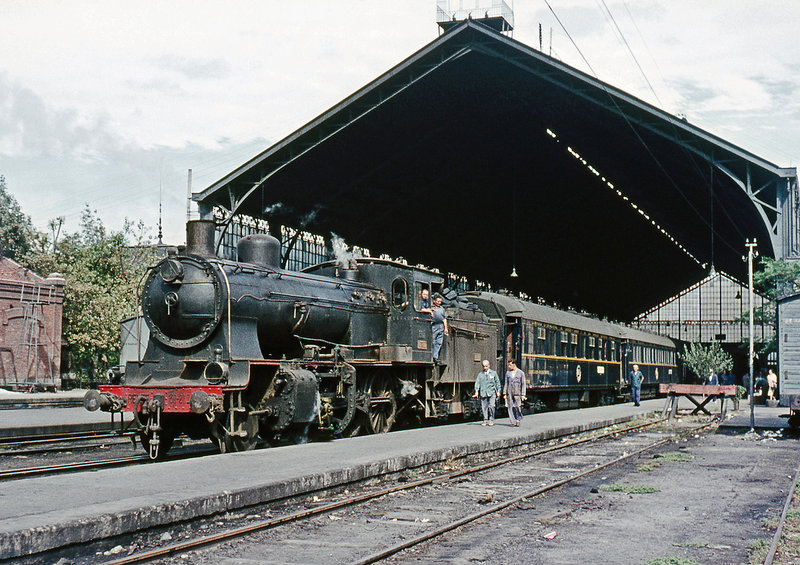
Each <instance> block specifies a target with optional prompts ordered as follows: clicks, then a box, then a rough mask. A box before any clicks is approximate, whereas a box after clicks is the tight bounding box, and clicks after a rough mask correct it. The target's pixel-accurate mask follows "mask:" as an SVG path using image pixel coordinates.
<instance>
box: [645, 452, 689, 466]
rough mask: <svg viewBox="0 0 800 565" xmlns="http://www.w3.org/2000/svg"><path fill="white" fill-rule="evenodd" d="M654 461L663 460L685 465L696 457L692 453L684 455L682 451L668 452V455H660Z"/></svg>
mask: <svg viewBox="0 0 800 565" xmlns="http://www.w3.org/2000/svg"><path fill="white" fill-rule="evenodd" d="M653 459H663V460H664V461H677V462H678V463H685V462H687V461H691V460H692V459H694V455H691V454H690V453H683V452H682V451H667V452H666V453H659V454H658V455H656V456H655V457H653Z"/></svg>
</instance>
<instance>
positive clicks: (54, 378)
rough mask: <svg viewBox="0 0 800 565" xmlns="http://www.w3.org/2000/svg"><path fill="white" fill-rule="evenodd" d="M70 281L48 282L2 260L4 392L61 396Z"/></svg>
mask: <svg viewBox="0 0 800 565" xmlns="http://www.w3.org/2000/svg"><path fill="white" fill-rule="evenodd" d="M63 304H64V279H63V277H61V275H57V274H52V275H50V276H49V277H47V278H46V279H45V278H43V277H41V276H39V275H37V274H36V273H34V272H33V271H31V270H30V269H26V268H25V267H23V266H22V265H20V264H19V263H17V262H16V261H14V260H12V259H9V258H7V257H2V256H0V387H2V388H7V389H9V390H22V391H36V390H57V389H58V388H60V384H61V345H62V344H61V314H62V310H63Z"/></svg>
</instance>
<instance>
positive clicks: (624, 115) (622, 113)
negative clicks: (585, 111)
mask: <svg viewBox="0 0 800 565" xmlns="http://www.w3.org/2000/svg"><path fill="white" fill-rule="evenodd" d="M544 3H545V4H546V5H547V8H548V9H549V10H550V13H551V14H552V15H553V17H554V18H555V20H556V22H558V24H559V25H560V26H561V29H562V30H563V31H564V33H565V34H566V36H567V38H568V39H569V40H570V42H571V43H572V45H573V47H574V48H575V50H576V51H577V52H578V55H579V56H580V58H581V59H582V60H583V62H584V64H585V65H586V67H587V68H588V69H589V71H590V72H591V74H592V75H593V76H594V77H595V78H596V79H598V81H599V84H600V87H601V88H602V90H603V91H604V92H605V93H606V95H607V96H608V98H609V100H610V101H611V104H612V105H613V106H614V108H616V110H617V111H618V113H619V115H620V116H621V117H622V119H623V120H624V121H625V123H626V124H627V125H628V127H629V128H630V130H631V132H632V133H633V134H634V136H635V137H636V139H637V140H638V141H639V143H640V144H641V145H642V147H643V148H644V149H645V151H646V152H647V154H648V155H649V156H650V158H651V159H652V160H653V162H654V163H655V164H656V166H657V167H658V169H659V170H660V171H661V172H662V174H663V175H664V177H665V178H666V179H667V181H668V182H669V184H670V185H671V186H672V187H673V188H674V189H675V190H676V191H677V192H678V194H679V195H680V196H681V198H682V199H683V200H684V201H685V203H686V204H687V205H688V206H689V208H690V209H691V210H692V211H693V212H694V214H695V215H696V216H697V218H698V219H699V220H700V222H702V223H703V224H704V225H706V226H707V227H708V228H709V229H711V230H714V227H713V225H712V224H711V223H709V221H708V220H707V219H706V218H705V216H704V215H703V214H702V213H701V212H700V211H699V210H698V209H697V207H696V206H695V205H694V204H693V203H692V201H691V200H690V199H689V197H688V196H687V195H686V193H685V192H684V191H683V190H681V188H680V186H678V183H677V182H676V181H675V179H674V178H672V176H671V175H670V174H669V172H668V171H667V169H666V167H665V166H664V165H663V163H662V162H661V160H660V159H658V157H657V156H656V155H655V153H654V152H653V150H652V149H651V148H650V146H649V145H648V144H647V142H646V141H645V140H644V138H642V136H641V134H640V133H639V131H638V130H637V129H636V127H635V126H634V124H633V123H632V122H631V120H630V118H629V117H628V114H627V113H626V112H625V111H624V110H623V109H622V108H621V107H620V105H619V104H618V102H617V100H616V99H615V98H614V96H612V94H611V92H609V90H608V88H607V87H606V86H605V84H604V83H603V82H602V81H600V79H599V77H598V75H597V72H596V71H595V70H594V68H593V67H592V65H591V63H589V61H588V59H587V58H586V56H585V55H584V54H583V51H582V50H581V49H580V47H578V44H577V43H576V42H575V40H574V39H573V38H572V35H571V34H570V33H569V30H567V28H566V26H565V25H564V23H563V22H562V21H561V18H559V17H558V14H556V12H555V10H554V9H553V7H552V6H551V5H550V2H549V1H548V0H544ZM648 83H649V81H648ZM672 127H673V128H674V124H673V125H672ZM691 161H692V163H693V165H694V166H695V167H696V168H698V170H699V167H698V165H697V163H696V162H695V161H694V159H691ZM733 225H734V226H735V227H736V229H737V231H738V229H739V228H738V226H736V224H735V222H734V224H733ZM720 239H721V241H722V242H723V243H724V244H725V245H726V246H727V247H729V248H730V249H731V250H732V251H734V252H736V253H739V251H740V250H738V249H737V248H736V247H734V246H733V245H731V244H730V243H728V242H727V241H726V240H725V239H722V238H720Z"/></svg>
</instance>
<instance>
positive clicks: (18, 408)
mask: <svg viewBox="0 0 800 565" xmlns="http://www.w3.org/2000/svg"><path fill="white" fill-rule="evenodd" d="M84 394H86V391H85V390H74V391H65V392H55V393H53V392H38V393H22V392H10V391H7V390H4V389H0V440H8V439H13V438H18V437H33V436H42V435H58V434H69V433H81V432H94V431H108V430H109V429H110V428H109V426H110V422H111V416H110V415H109V414H108V413H104V412H89V411H88V410H86V409H85V408H84V407H83V395H84ZM117 419H118V420H119V416H117ZM128 420H130V417H128Z"/></svg>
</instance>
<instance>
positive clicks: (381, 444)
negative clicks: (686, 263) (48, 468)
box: [0, 399, 778, 559]
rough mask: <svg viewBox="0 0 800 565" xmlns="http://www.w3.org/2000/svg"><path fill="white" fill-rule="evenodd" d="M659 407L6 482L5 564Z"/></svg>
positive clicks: (1, 552) (1, 514)
mask: <svg viewBox="0 0 800 565" xmlns="http://www.w3.org/2000/svg"><path fill="white" fill-rule="evenodd" d="M663 404H664V400H663V399H655V400H649V401H644V402H642V405H641V406H640V407H635V406H633V405H631V404H621V405H615V406H603V407H596V408H586V409H581V410H567V411H561V412H547V413H541V414H534V415H528V416H526V417H525V419H524V421H523V423H522V426H521V427H518V428H515V427H511V426H509V425H508V419H507V418H502V419H499V420H498V421H497V423H496V425H495V426H493V427H483V426H481V425H480V423H479V422H469V423H461V424H450V425H443V426H434V427H429V428H420V429H414V430H404V431H397V432H392V433H389V434H384V435H372V436H362V437H357V438H352V439H339V440H334V441H330V442H318V443H310V444H305V445H293V446H285V447H276V448H272V449H262V450H257V451H250V452H242V453H231V454H219V455H209V456H205V457H201V458H197V459H189V460H183V461H163V462H155V463H150V464H146V465H139V466H134V467H125V468H118V469H109V470H100V471H93V472H90V473H89V472H86V473H74V474H70V475H64V476H52V477H37V478H30V479H25V480H20V481H11V482H4V483H0V559H2V558H8V557H13V556H19V555H27V554H30V553H35V552H38V551H44V550H47V549H51V548H55V547H60V546H62V545H64V544H65V543H68V542H69V543H80V542H86V541H91V540H95V539H100V538H105V537H109V536H113V535H118V534H123V533H126V532H130V531H133V530H137V529H141V528H143V527H149V526H157V525H160V524H165V523H169V522H171V521H174V520H176V519H179V518H181V517H185V516H200V515H210V514H213V513H216V512H224V511H229V510H235V509H238V508H243V507H246V506H249V505H253V504H258V503H262V502H267V501H270V500H275V499H278V498H281V497H284V496H288V495H296V494H300V493H304V492H311V491H314V490H317V489H321V488H327V487H333V486H337V485H340V484H344V483H347V482H349V481H353V480H359V479H365V478H369V477H372V476H376V475H380V474H383V473H390V472H398V471H402V470H404V469H407V468H414V467H417V466H420V465H424V464H430V463H435V462H439V461H444V460H446V459H447V458H449V457H453V456H459V455H466V454H473V453H480V452H485V451H490V450H493V449H497V448H502V447H511V446H514V445H521V444H524V443H527V442H530V441H534V440H541V439H548V438H552V437H555V436H557V435H560V434H564V433H570V432H579V431H582V430H585V429H588V428H592V427H595V426H598V425H611V424H615V423H621V422H624V421H627V420H630V419H632V418H634V417H636V416H637V415H641V414H645V413H649V412H654V411H657V412H660V411H661V409H662V407H663ZM688 407H689V406H688V401H687V406H686V407H685V408H688ZM682 408H683V407H682ZM775 410H778V409H775ZM763 415H764V416H768V417H772V415H771V413H769V414H767V413H764V414H763ZM737 417H738V416H737ZM748 417H749V414H748Z"/></svg>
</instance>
